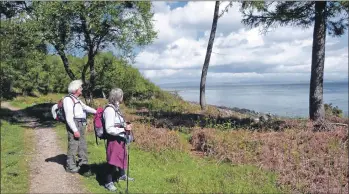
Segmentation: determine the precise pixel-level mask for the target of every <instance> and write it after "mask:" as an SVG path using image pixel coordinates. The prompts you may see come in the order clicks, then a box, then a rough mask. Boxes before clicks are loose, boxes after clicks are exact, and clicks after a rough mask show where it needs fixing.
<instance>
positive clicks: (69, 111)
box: [63, 95, 97, 132]
mask: <svg viewBox="0 0 349 194" xmlns="http://www.w3.org/2000/svg"><path fill="white" fill-rule="evenodd" d="M70 96H71V98H70V97H65V98H64V99H63V108H64V113H65V119H66V121H67V124H68V126H69V127H70V129H71V130H73V132H76V131H78V128H77V127H76V125H75V122H74V119H86V112H89V113H93V114H95V113H96V112H97V111H96V110H95V109H94V108H91V107H89V106H87V105H85V104H84V103H83V102H82V101H81V100H80V99H79V98H77V97H75V96H74V95H70ZM72 98H74V102H75V107H74V102H73V99H72Z"/></svg>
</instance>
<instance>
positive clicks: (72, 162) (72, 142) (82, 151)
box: [66, 120, 88, 169]
mask: <svg viewBox="0 0 349 194" xmlns="http://www.w3.org/2000/svg"><path fill="white" fill-rule="evenodd" d="M74 121H75V125H76V127H77V128H78V130H79V132H80V138H78V139H77V138H75V137H74V133H73V131H72V130H71V129H70V127H69V126H68V125H66V127H67V133H68V152H67V164H66V165H67V166H66V168H67V169H74V168H76V167H77V166H81V165H83V164H88V159H87V157H88V156H87V144H86V139H85V129H86V122H85V123H84V122H81V121H77V120H74ZM76 155H78V160H76ZM77 161H78V162H77Z"/></svg>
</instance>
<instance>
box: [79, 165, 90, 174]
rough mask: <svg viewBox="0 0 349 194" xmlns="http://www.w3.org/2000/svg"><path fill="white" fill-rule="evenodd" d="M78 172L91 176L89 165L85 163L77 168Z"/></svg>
mask: <svg viewBox="0 0 349 194" xmlns="http://www.w3.org/2000/svg"><path fill="white" fill-rule="evenodd" d="M79 173H80V174H81V175H82V176H85V177H89V176H92V172H91V169H90V166H89V165H87V164H83V165H81V167H80V170H79Z"/></svg>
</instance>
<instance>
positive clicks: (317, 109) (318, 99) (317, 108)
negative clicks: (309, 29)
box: [309, 1, 326, 121]
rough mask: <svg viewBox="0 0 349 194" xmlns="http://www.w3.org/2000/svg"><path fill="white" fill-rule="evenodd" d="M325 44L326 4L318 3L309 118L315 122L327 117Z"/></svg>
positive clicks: (316, 6)
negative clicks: (324, 97)
mask: <svg viewBox="0 0 349 194" xmlns="http://www.w3.org/2000/svg"><path fill="white" fill-rule="evenodd" d="M325 42H326V2H325V1H316V2H315V24H314V32H313V49H312V60H311V76H310V92H309V117H310V119H311V120H313V121H319V120H322V119H324V117H325V108H324V104H323V82H324V80H323V78H324V64H325Z"/></svg>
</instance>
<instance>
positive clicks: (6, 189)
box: [1, 120, 34, 193]
mask: <svg viewBox="0 0 349 194" xmlns="http://www.w3.org/2000/svg"><path fill="white" fill-rule="evenodd" d="M33 137H34V131H32V130H30V129H26V128H23V127H20V126H19V125H14V124H10V123H8V122H7V121H3V120H1V193H28V192H29V183H30V182H29V171H30V170H29V161H30V160H31V156H32V154H31V153H32V152H33V148H34V143H33V139H34V138H33Z"/></svg>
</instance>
